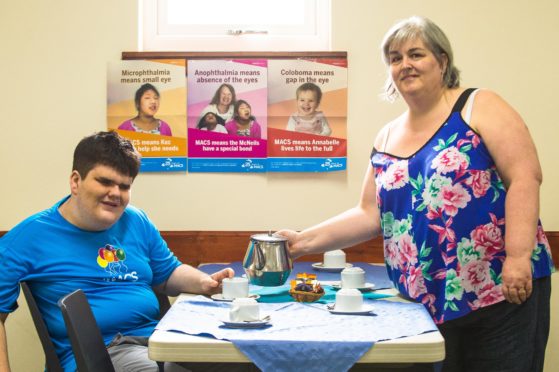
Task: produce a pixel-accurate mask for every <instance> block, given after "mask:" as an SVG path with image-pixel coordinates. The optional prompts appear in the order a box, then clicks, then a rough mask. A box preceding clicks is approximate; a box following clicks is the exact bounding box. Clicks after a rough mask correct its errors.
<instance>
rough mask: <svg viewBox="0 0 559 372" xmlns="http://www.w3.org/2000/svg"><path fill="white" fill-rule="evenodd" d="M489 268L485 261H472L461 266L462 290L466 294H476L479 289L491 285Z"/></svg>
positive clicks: (487, 262)
mask: <svg viewBox="0 0 559 372" xmlns="http://www.w3.org/2000/svg"><path fill="white" fill-rule="evenodd" d="M490 268H491V265H490V264H489V261H485V260H481V261H480V260H472V261H470V262H468V263H466V264H465V265H464V266H462V267H461V269H460V278H461V279H462V286H463V287H464V290H465V291H466V292H478V291H479V290H480V288H482V287H485V286H486V285H487V284H489V283H491V275H490V273H489V269H490Z"/></svg>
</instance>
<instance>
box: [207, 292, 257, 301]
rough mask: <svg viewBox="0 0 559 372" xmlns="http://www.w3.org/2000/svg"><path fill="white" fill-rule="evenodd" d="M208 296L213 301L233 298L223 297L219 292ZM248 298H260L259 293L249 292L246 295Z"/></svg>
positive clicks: (231, 299)
mask: <svg viewBox="0 0 559 372" xmlns="http://www.w3.org/2000/svg"><path fill="white" fill-rule="evenodd" d="M210 298H211V299H212V300H214V301H223V302H233V300H234V298H223V294H221V293H216V294H213V295H211V296H210ZM248 298H254V299H255V300H258V299H259V298H260V295H257V294H251V295H248Z"/></svg>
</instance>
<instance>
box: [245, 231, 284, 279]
mask: <svg viewBox="0 0 559 372" xmlns="http://www.w3.org/2000/svg"><path fill="white" fill-rule="evenodd" d="M288 247H289V245H288V242H287V238H284V237H283V236H279V235H273V234H272V233H268V234H256V235H252V236H251V237H250V242H249V245H248V248H247V252H246V254H245V258H244V260H243V268H244V269H245V273H246V275H247V277H248V279H249V280H250V283H251V284H255V285H261V286H265V287H274V286H279V285H282V284H284V283H285V282H286V281H287V278H288V277H289V274H291V270H292V269H293V262H292V261H291V256H290V255H289V249H288Z"/></svg>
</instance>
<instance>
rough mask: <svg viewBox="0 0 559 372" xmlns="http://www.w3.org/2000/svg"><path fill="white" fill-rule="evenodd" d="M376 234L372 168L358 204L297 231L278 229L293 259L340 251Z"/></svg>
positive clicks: (377, 218) (369, 168) (377, 215)
mask: <svg viewBox="0 0 559 372" xmlns="http://www.w3.org/2000/svg"><path fill="white" fill-rule="evenodd" d="M379 233H380V214H379V210H378V208H377V205H376V185H375V180H374V175H373V167H372V166H371V165H369V167H368V169H367V173H366V175H365V180H364V182H363V188H362V192H361V198H360V201H359V204H358V205H357V206H355V207H354V208H351V209H349V210H347V211H345V212H343V213H341V214H339V215H337V216H335V217H332V218H330V219H328V220H326V221H324V222H322V223H320V224H318V225H316V226H313V227H310V228H308V229H305V230H303V231H301V232H295V231H292V230H280V231H278V234H280V235H283V236H286V237H287V238H288V239H289V243H290V248H289V249H290V253H291V256H292V257H293V258H297V257H301V256H304V255H307V254H312V253H320V252H326V251H329V250H333V249H342V248H347V247H351V246H354V245H356V244H358V243H361V242H364V241H367V240H369V239H371V238H374V237H375V236H377V235H378V234H379Z"/></svg>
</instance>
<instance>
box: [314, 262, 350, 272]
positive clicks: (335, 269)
mask: <svg viewBox="0 0 559 372" xmlns="http://www.w3.org/2000/svg"><path fill="white" fill-rule="evenodd" d="M312 267H313V268H314V269H315V270H318V271H325V272H330V273H339V272H341V271H342V270H343V269H347V268H348V267H353V265H352V264H350V263H346V264H345V266H344V267H329V266H324V264H323V263H322V262H316V263H313V264H312Z"/></svg>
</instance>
